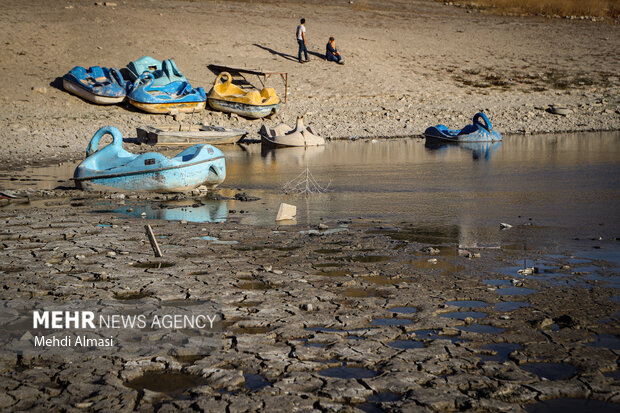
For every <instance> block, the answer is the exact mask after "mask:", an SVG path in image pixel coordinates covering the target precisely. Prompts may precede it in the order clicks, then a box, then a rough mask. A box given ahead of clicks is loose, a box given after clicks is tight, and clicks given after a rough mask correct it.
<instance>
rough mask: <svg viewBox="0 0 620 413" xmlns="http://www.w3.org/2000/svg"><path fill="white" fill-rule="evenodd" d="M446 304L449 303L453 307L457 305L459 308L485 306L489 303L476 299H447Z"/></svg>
mask: <svg viewBox="0 0 620 413" xmlns="http://www.w3.org/2000/svg"><path fill="white" fill-rule="evenodd" d="M446 304H447V305H451V306H453V307H459V308H482V307H486V306H488V305H489V304H488V303H485V302H484V301H477V300H456V301H448V302H447V303H446Z"/></svg>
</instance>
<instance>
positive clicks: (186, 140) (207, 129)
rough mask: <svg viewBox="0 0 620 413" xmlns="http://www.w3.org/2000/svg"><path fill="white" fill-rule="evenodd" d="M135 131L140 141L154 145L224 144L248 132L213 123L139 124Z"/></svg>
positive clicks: (236, 140) (233, 141)
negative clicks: (182, 124)
mask: <svg viewBox="0 0 620 413" xmlns="http://www.w3.org/2000/svg"><path fill="white" fill-rule="evenodd" d="M136 131H137V133H138V141H139V142H140V143H145V144H148V145H154V146H187V145H195V144H199V143H204V144H209V145H225V144H230V143H237V142H239V141H240V140H241V139H243V137H244V136H245V135H247V134H248V131H247V130H243V129H231V128H225V127H222V126H213V125H184V126H181V125H163V126H161V125H158V126H140V127H138V128H136Z"/></svg>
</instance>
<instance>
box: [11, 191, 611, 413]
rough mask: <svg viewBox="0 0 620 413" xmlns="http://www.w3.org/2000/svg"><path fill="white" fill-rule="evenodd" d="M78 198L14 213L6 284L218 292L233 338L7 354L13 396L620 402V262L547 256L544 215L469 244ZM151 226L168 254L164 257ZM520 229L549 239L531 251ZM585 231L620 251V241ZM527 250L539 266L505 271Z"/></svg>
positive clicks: (139, 293)
mask: <svg viewBox="0 0 620 413" xmlns="http://www.w3.org/2000/svg"><path fill="white" fill-rule="evenodd" d="M79 194H80V193H79V192H77V191H73V192H69V193H67V194H66V195H67V196H68V197H71V196H79ZM73 200H75V198H73ZM81 202H82V203H83V205H82V206H76V207H67V206H66V203H64V204H63V203H62V202H56V203H51V204H50V206H48V207H44V208H25V209H17V208H3V209H1V210H0V221H1V222H3V227H2V230H1V231H0V262H1V263H2V265H1V268H0V271H2V273H3V274H2V291H1V293H0V297H1V298H2V299H3V300H10V299H27V300H40V301H44V302H45V301H54V302H56V303H62V302H66V301H70V300H86V299H113V298H115V297H119V296H120V297H124V298H125V299H127V300H129V301H131V300H135V299H138V298H141V297H148V299H149V300H160V301H162V302H179V300H180V301H183V300H189V301H191V300H199V299H216V300H219V302H220V303H221V305H222V312H223V320H222V327H223V328H222V346H221V348H219V349H218V350H216V351H213V352H212V353H210V354H208V355H206V356H204V357H201V356H200V355H198V356H196V355H186V356H177V357H173V356H170V355H165V354H162V355H161V356H156V357H147V358H144V357H139V356H135V357H131V356H126V357H109V356H105V355H104V356H98V357H92V358H89V357H86V358H85V359H82V360H80V362H79V363H76V362H72V361H73V360H72V358H71V357H70V356H65V357H61V356H49V357H42V356H37V355H32V354H31V355H25V356H20V357H18V356H10V355H4V356H3V357H2V365H1V373H0V375H1V376H2V382H3V384H2V386H3V391H2V396H1V397H0V406H2V407H3V408H7V409H10V410H22V409H28V408H35V409H45V410H50V409H60V408H62V407H67V406H72V407H74V408H76V409H77V408H82V409H84V408H86V409H88V410H110V409H114V410H137V411H151V410H153V409H154V408H156V409H160V411H169V410H195V411H224V410H225V409H228V411H233V412H236V411H259V410H262V411H282V410H289V411H312V410H315V411H341V410H342V409H345V410H347V411H362V410H361V409H366V410H367V409H369V406H370V407H375V408H376V407H380V408H382V409H384V410H387V411H409V410H412V409H417V410H419V411H450V410H470V409H473V410H480V411H522V410H523V409H524V408H525V407H526V406H528V405H530V404H532V403H536V402H538V401H540V400H547V399H558V398H559V399H568V398H577V399H585V398H588V399H591V401H592V403H594V402H596V401H598V402H600V403H602V406H603V407H605V406H607V407H609V406H613V404H615V403H619V402H620V393H619V389H620V388H619V386H618V384H619V383H618V375H617V371H618V370H617V369H618V361H619V359H618V356H619V354H618V351H619V347H618V344H619V343H618V338H617V336H616V335H615V334H617V332H618V319H617V311H618V303H617V290H615V289H614V288H610V287H609V285H608V284H607V283H606V281H610V280H612V279H613V277H617V267H615V266H614V264H613V263H610V262H606V261H604V260H591V261H590V262H589V263H588V264H587V266H588V268H587V271H586V268H585V267H583V265H584V264H580V263H579V260H578V259H575V258H574V257H572V256H571V254H570V253H569V252H568V251H571V248H569V247H567V252H566V253H563V252H561V253H558V251H557V249H554V250H553V251H546V250H545V247H544V244H545V243H544V237H545V235H543V233H545V232H547V231H548V230H546V229H544V228H537V227H536V226H519V227H515V228H512V229H511V230H510V231H513V232H512V234H511V233H509V232H507V234H509V235H507V240H506V242H505V243H504V244H503V245H502V246H501V248H494V249H488V248H480V249H469V250H468V251H463V250H460V251H459V250H458V248H456V247H455V245H454V244H451V243H450V242H431V243H424V242H417V241H413V240H411V239H413V238H415V236H416V234H415V230H413V229H410V228H408V227H407V224H404V223H400V224H395V223H390V222H383V221H367V220H353V221H340V222H328V223H327V225H328V227H329V228H331V229H333V228H341V229H343V230H342V231H340V232H331V233H329V232H326V231H324V232H321V231H317V232H318V235H317V234H312V233H311V234H308V233H301V232H300V231H301V230H305V229H308V228H302V227H299V226H293V227H282V226H280V227H271V228H270V227H252V226H245V225H239V224H235V223H231V222H227V223H211V224H194V223H181V222H173V221H160V220H149V221H144V220H141V219H131V218H126V217H118V216H116V215H113V214H91V213H89V212H88V211H89V208H90V206H89V203H90V202H92V201H89V200H81ZM145 222H148V223H150V224H151V226H152V227H153V230H154V232H155V234H156V235H158V236H160V238H159V241H160V246H161V248H162V250H163V253H164V257H163V258H154V257H153V256H152V251H151V249H150V246H149V244H148V240H147V238H146V236H145V234H144V228H143V225H144V223H145ZM498 230H499V229H498ZM399 234H400V236H399ZM431 235H432V234H431ZM435 235H436V236H438V238H437V239H441V236H445V234H435ZM428 236H429V234H421V235H420V237H427V238H428ZM203 237H207V238H203ZM208 237H214V238H217V239H219V240H221V241H236V242H237V243H235V244H233V243H216V242H214V241H212V240H211V238H208ZM511 237H515V238H519V239H531V240H532V245H534V244H536V241H535V240H536V239H541V240H542V241H541V242H540V246H538V247H536V248H528V249H527V250H524V249H522V248H519V247H517V246H515V244H511V243H510V242H509V239H510V238H511ZM408 239H409V240H408ZM584 242H586V245H589V244H588V243H590V244H592V245H590V246H589V247H590V248H592V247H593V246H597V247H599V248H602V249H604V250H614V248H617V247H616V245H615V243H617V241H615V240H613V239H611V240H607V241H605V240H602V241H601V240H593V241H588V240H586V241H584ZM429 247H431V248H429ZM478 254H480V256H479V257H478ZM476 257H478V258H476ZM524 259H526V260H527V261H528V262H531V263H533V264H534V265H536V266H538V270H539V273H537V274H533V275H532V276H521V275H518V274H516V273H514V274H512V273H510V271H508V272H507V271H505V270H504V268H506V267H510V268H512V267H513V266H514V267H515V268H520V266H519V265H520V263H522V262H523V260H524ZM429 260H431V261H429ZM432 260H436V263H434V262H433V261H432ZM26 263H27V264H26ZM158 263H165V264H166V263H167V264H168V265H157V264H158ZM582 267H583V268H582ZM511 271H514V270H511ZM595 272H596V273H597V274H602V275H600V276H599V277H598V278H597V280H590V279H589V278H588V276H589V275H590V274H593V273H595ZM547 275H549V277H551V276H553V277H555V278H560V279H562V280H564V281H565V282H555V283H552V282H549V280H548V279H547V278H545V277H546V276H547ZM568 281H570V282H571V283H572V284H569V283H568ZM515 288H516V289H517V290H516V291H515V290H510V289H515ZM506 289H509V290H506ZM519 289H529V290H531V291H525V290H523V291H520V290H519ZM524 292H529V294H525V293H524ZM118 302H119V304H118V305H119V306H122V305H123V303H124V302H125V301H122V300H118ZM514 303H516V305H515V304H514ZM515 308H516V309H515ZM489 331H490V333H489Z"/></svg>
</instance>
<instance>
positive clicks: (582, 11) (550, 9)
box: [453, 0, 620, 18]
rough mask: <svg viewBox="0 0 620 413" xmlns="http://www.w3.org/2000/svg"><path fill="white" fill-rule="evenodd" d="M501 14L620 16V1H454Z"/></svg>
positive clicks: (454, 0)
mask: <svg viewBox="0 0 620 413" xmlns="http://www.w3.org/2000/svg"><path fill="white" fill-rule="evenodd" d="M453 2H454V3H456V4H459V5H464V6H468V7H473V8H477V9H484V10H489V11H491V12H494V13H499V14H518V15H520V14H529V15H546V16H596V17H603V16H604V17H612V18H615V17H618V16H620V0H453Z"/></svg>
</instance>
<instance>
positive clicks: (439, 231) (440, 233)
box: [371, 225, 459, 245]
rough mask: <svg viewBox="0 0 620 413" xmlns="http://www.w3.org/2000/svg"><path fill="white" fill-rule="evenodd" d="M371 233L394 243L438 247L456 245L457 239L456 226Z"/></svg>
mask: <svg viewBox="0 0 620 413" xmlns="http://www.w3.org/2000/svg"><path fill="white" fill-rule="evenodd" d="M371 233H375V234H382V235H386V236H388V237H390V238H392V239H393V240H396V241H409V242H418V243H420V244H430V245H440V244H447V243H456V242H458V238H459V228H458V227H457V226H451V225H449V226H409V227H404V228H387V229H377V230H373V231H371Z"/></svg>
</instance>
